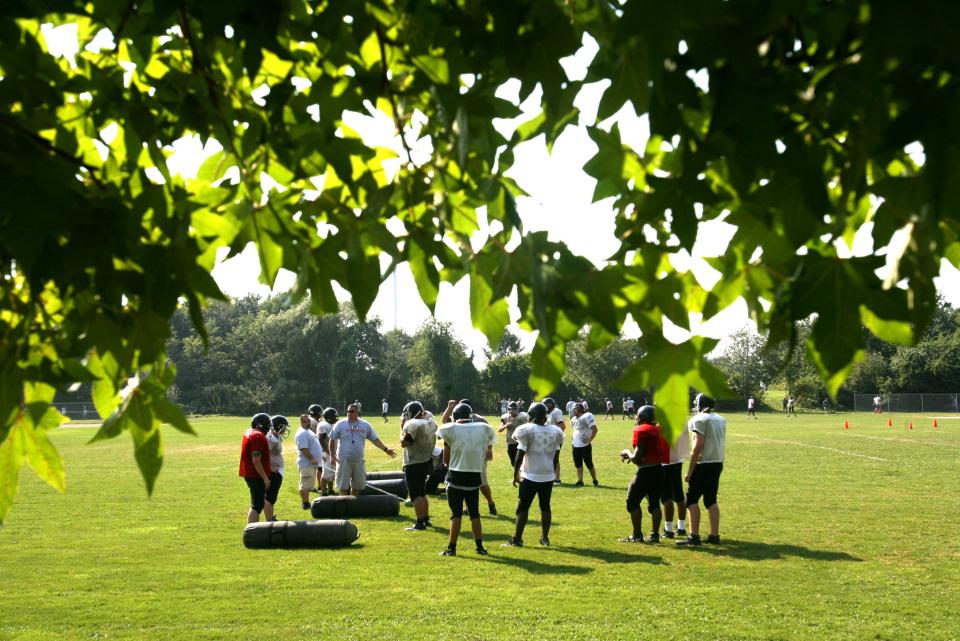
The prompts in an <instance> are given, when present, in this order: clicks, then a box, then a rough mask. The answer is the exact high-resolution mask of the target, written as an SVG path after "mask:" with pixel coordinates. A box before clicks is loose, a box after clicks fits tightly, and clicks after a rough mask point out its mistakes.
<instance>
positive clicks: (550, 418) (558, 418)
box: [547, 407, 563, 427]
mask: <svg viewBox="0 0 960 641" xmlns="http://www.w3.org/2000/svg"><path fill="white" fill-rule="evenodd" d="M560 423H563V411H561V410H560V408H559V407H554V408H553V411H552V412H548V413H547V425H556V426H557V427H559V426H560Z"/></svg>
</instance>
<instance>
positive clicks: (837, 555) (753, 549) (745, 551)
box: [696, 539, 863, 562]
mask: <svg viewBox="0 0 960 641" xmlns="http://www.w3.org/2000/svg"><path fill="white" fill-rule="evenodd" d="M699 552H705V553H707V554H711V555H713V556H729V557H731V558H734V559H743V560H745V561H776V560H780V559H786V558H788V557H798V558H801V559H807V560H810V561H852V562H862V561H863V559H861V558H860V557H856V556H853V555H851V554H848V553H847V552H840V551H837V550H814V549H811V548H808V547H804V546H802V545H791V544H789V543H763V542H762V541H735V540H731V539H724V540H723V542H722V543H721V544H720V545H704V546H702V547H699V548H696V553H699Z"/></svg>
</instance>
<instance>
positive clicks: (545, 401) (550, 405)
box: [528, 396, 557, 413]
mask: <svg viewBox="0 0 960 641" xmlns="http://www.w3.org/2000/svg"><path fill="white" fill-rule="evenodd" d="M543 404H544V405H546V406H547V409H548V410H550V411H551V412H552V411H553V408H555V407H556V406H557V402H556V401H555V400H553V399H552V398H550V397H549V396H548V397H546V398H545V399H543ZM528 413H529V412H528Z"/></svg>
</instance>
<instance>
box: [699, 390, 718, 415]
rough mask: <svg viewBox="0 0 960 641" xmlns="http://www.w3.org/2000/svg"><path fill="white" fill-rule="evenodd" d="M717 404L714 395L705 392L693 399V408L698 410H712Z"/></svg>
mask: <svg viewBox="0 0 960 641" xmlns="http://www.w3.org/2000/svg"><path fill="white" fill-rule="evenodd" d="M716 405H717V402H716V401H715V400H713V397H712V396H707V395H706V394H704V393H703V392H700V393H699V394H697V396H696V398H694V399H693V409H694V410H695V411H697V412H703V411H705V410H712V409H713V408H714V407H716Z"/></svg>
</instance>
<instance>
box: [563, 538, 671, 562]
mask: <svg viewBox="0 0 960 641" xmlns="http://www.w3.org/2000/svg"><path fill="white" fill-rule="evenodd" d="M624 545H625V546H626V547H627V548H628V549H637V551H638V552H639V551H640V550H643V549H647V548H644V547H643V546H642V545H637V544H629V543H625V544H624ZM631 546H632V548H631ZM548 549H550V550H556V551H558V552H566V553H567V554H576V555H579V556H587V557H590V558H591V559H596V560H598V561H603V562H604V563H648V564H650V565H668V563H667V562H666V561H664V560H663V559H662V558H660V557H659V556H642V555H640V554H630V553H628V552H620V551H616V550H603V549H598V548H583V547H569V546H555V547H551V548H548Z"/></svg>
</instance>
